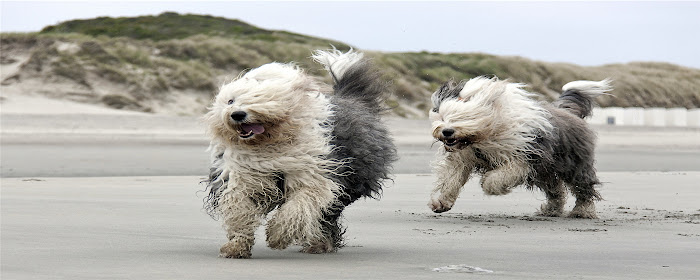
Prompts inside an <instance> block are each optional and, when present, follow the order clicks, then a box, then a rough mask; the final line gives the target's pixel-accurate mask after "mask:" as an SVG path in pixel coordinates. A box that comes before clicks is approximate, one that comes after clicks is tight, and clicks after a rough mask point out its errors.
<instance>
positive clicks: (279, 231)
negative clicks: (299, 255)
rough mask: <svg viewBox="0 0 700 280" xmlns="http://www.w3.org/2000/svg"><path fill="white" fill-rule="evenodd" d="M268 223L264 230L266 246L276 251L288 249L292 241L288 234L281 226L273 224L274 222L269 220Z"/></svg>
mask: <svg viewBox="0 0 700 280" xmlns="http://www.w3.org/2000/svg"><path fill="white" fill-rule="evenodd" d="M270 222H271V224H268V226H267V228H266V229H265V234H266V235H267V239H266V241H267V246H268V247H270V248H272V249H276V250H284V249H286V248H287V247H289V245H291V244H292V239H293V238H292V236H290V233H288V232H287V231H286V230H284V228H283V227H281V225H279V224H277V223H275V222H274V220H270Z"/></svg>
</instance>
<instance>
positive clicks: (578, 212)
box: [569, 184, 600, 219]
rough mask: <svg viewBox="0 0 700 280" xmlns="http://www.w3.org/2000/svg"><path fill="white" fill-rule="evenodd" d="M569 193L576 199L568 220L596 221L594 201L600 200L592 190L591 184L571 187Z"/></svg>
mask: <svg viewBox="0 0 700 280" xmlns="http://www.w3.org/2000/svg"><path fill="white" fill-rule="evenodd" d="M570 187H571V193H572V194H573V195H574V197H575V198H576V205H574V209H571V212H570V213H569V218H583V219H596V218H598V216H597V215H596V211H595V201H596V200H600V195H599V194H598V192H597V191H596V190H595V189H594V185H593V184H588V185H571V186H570Z"/></svg>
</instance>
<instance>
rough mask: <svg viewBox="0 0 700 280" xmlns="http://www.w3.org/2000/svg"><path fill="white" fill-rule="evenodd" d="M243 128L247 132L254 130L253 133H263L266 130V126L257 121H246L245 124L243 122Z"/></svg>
mask: <svg viewBox="0 0 700 280" xmlns="http://www.w3.org/2000/svg"><path fill="white" fill-rule="evenodd" d="M241 128H242V129H243V131H245V132H250V131H252V132H253V134H262V133H263V132H265V127H263V126H262V125H261V124H257V123H244V124H241Z"/></svg>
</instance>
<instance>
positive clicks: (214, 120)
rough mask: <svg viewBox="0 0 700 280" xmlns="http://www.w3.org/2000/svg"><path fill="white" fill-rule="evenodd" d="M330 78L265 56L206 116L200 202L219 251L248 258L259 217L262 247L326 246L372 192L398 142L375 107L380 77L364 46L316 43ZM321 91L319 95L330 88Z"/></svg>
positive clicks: (332, 245) (334, 245) (335, 243)
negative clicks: (329, 47) (328, 81)
mask: <svg viewBox="0 0 700 280" xmlns="http://www.w3.org/2000/svg"><path fill="white" fill-rule="evenodd" d="M312 58H313V59H314V60H315V61H317V62H319V63H320V64H322V65H323V66H324V67H325V69H326V70H327V71H328V72H329V73H330V75H331V76H332V78H333V80H334V83H335V84H334V85H333V88H332V90H331V88H330V86H328V85H324V84H323V83H321V82H318V81H316V80H314V78H313V77H311V76H310V75H307V74H305V73H304V72H303V71H302V70H300V69H299V68H298V67H297V66H295V65H294V64H282V63H269V64H265V65H263V66H260V67H258V68H256V69H253V70H251V71H249V72H247V73H246V74H245V75H243V76H241V77H239V78H237V79H236V80H234V81H232V82H231V83H228V84H226V85H224V86H223V87H222V88H221V90H220V92H219V94H218V95H217V96H216V99H215V100H214V103H213V105H212V106H211V107H210V112H208V113H207V114H206V116H205V121H206V123H207V124H208V134H209V135H210V136H211V144H210V151H211V156H212V158H211V162H212V166H211V168H210V171H211V173H210V176H209V180H208V182H207V183H208V186H207V188H208V190H209V195H208V197H207V198H206V200H205V208H207V210H209V213H210V214H211V215H212V216H214V217H220V218H221V219H222V220H223V225H224V228H225V230H226V233H227V237H228V240H229V241H228V242H227V243H225V244H224V245H223V246H222V247H221V250H220V253H221V254H220V256H222V257H226V258H250V257H251V248H252V246H253V243H254V238H255V237H254V233H255V230H256V228H258V227H259V226H260V225H261V223H262V222H263V221H264V220H265V218H266V216H267V215H268V213H270V212H272V214H271V216H272V217H271V218H270V219H269V220H268V221H267V227H266V235H267V245H268V246H269V247H270V248H273V249H280V250H281V249H285V248H286V247H288V246H289V245H301V246H303V249H302V252H306V253H326V252H334V251H336V250H337V249H338V248H339V247H341V246H342V245H343V242H342V241H343V240H342V234H343V232H344V228H343V227H342V226H341V225H340V223H339V219H340V217H341V213H342V211H343V209H344V208H345V207H346V206H348V205H350V204H351V203H353V202H354V201H356V200H357V199H359V198H361V197H374V198H377V197H378V196H379V195H380V193H381V189H382V180H384V179H388V178H389V172H390V165H391V163H392V162H393V161H395V160H396V158H397V155H396V148H395V146H394V144H393V142H392V139H391V137H390V135H389V133H388V131H387V129H386V127H385V126H384V125H383V123H382V121H381V119H380V115H381V113H382V112H383V111H384V110H385V109H384V108H383V107H382V105H381V104H382V102H383V98H384V95H385V92H386V89H387V83H385V82H382V81H380V75H379V73H378V72H377V71H375V70H373V68H372V67H371V65H370V63H369V62H368V60H367V59H364V58H363V54H362V53H358V52H353V51H352V50H351V51H349V52H347V53H341V52H339V51H337V50H333V51H328V52H327V51H316V52H315V53H314V55H313V56H312ZM331 92H332V95H330V96H327V95H326V94H324V93H329V94H330V93H331Z"/></svg>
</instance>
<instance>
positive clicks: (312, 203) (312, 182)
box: [266, 172, 339, 250]
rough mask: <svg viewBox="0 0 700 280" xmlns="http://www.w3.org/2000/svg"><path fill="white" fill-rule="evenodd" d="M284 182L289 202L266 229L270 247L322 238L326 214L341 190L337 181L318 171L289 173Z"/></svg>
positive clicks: (280, 247)
mask: <svg viewBox="0 0 700 280" xmlns="http://www.w3.org/2000/svg"><path fill="white" fill-rule="evenodd" d="M285 181H286V184H287V185H286V201H285V202H284V203H283V204H282V205H281V206H280V207H279V209H278V210H277V213H275V214H274V216H273V217H272V218H271V219H270V220H269V221H268V224H267V229H266V233H267V245H268V246H269V247H270V248H273V249H279V250H282V249H285V248H287V246H289V245H290V244H292V243H298V244H304V243H306V242H308V241H309V240H317V239H319V238H321V237H322V236H323V228H322V225H321V219H322V217H323V213H324V212H325V211H327V209H328V207H329V206H331V204H332V203H333V201H334V200H335V197H336V194H337V192H338V189H339V187H338V185H337V184H336V183H335V182H333V181H332V180H330V179H328V178H325V177H323V176H322V175H321V174H319V173H315V172H304V174H301V175H299V174H298V175H296V176H295V175H289V174H288V176H286V177H285Z"/></svg>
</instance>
